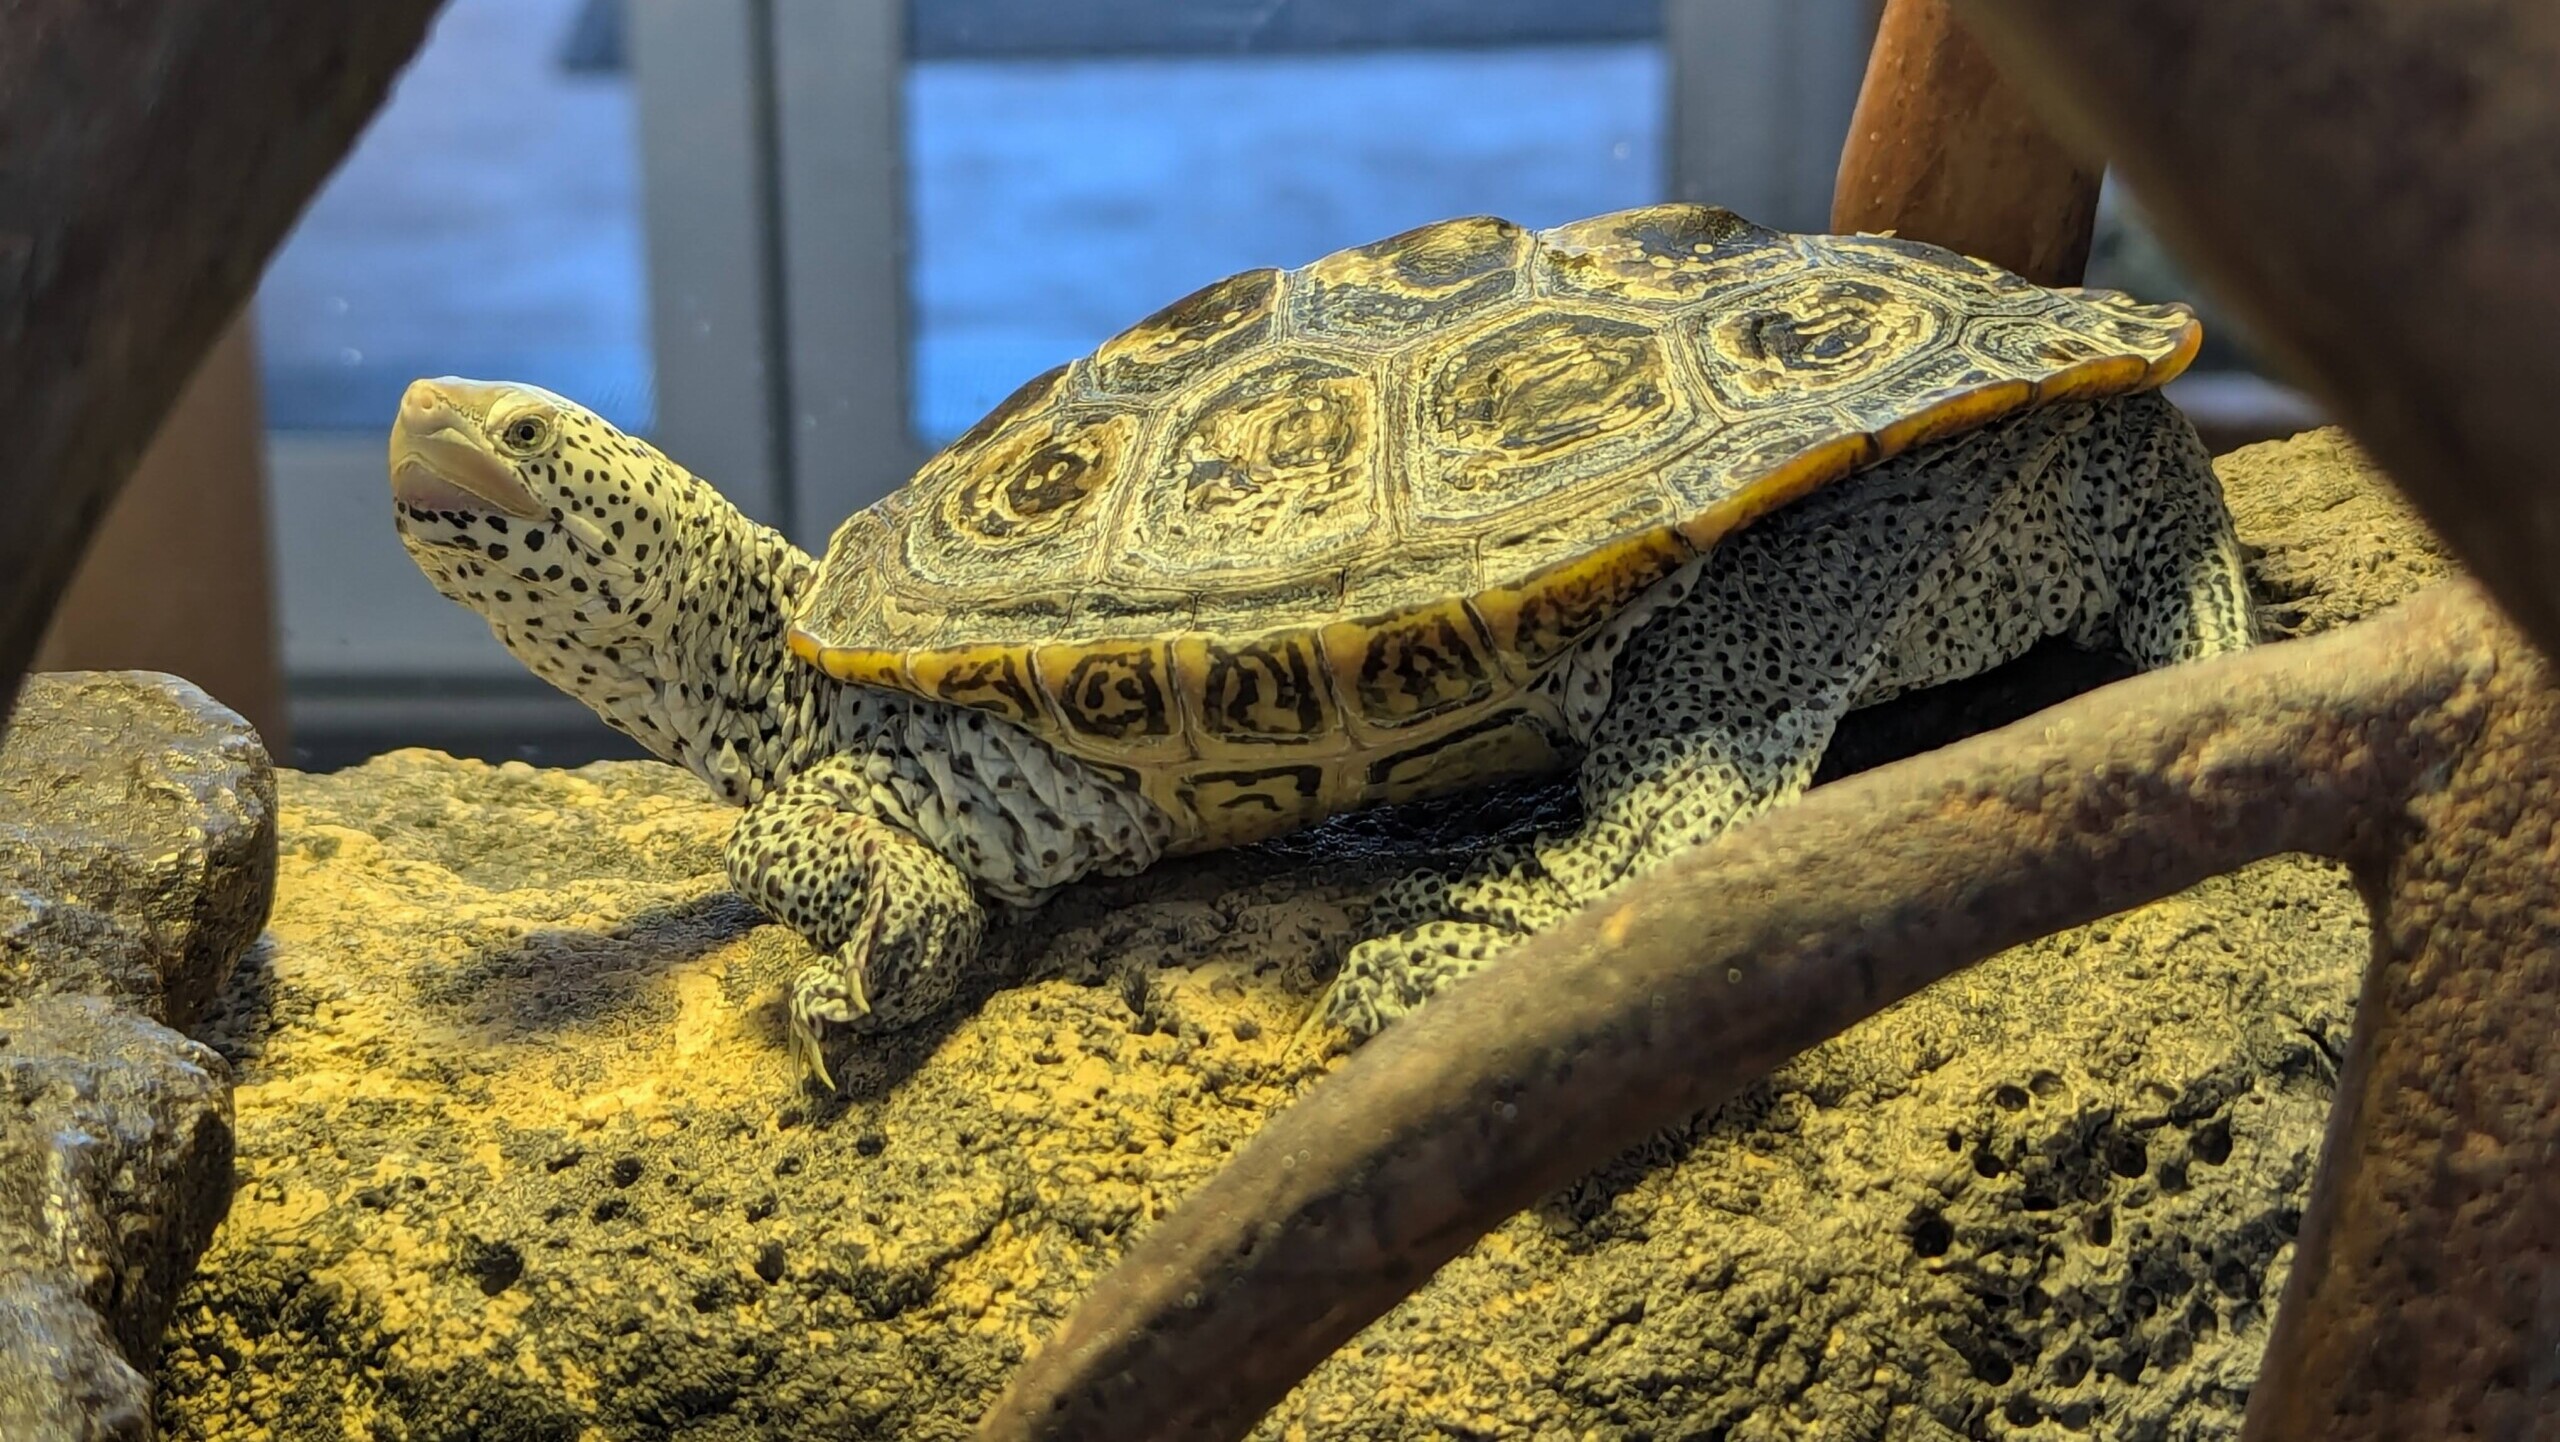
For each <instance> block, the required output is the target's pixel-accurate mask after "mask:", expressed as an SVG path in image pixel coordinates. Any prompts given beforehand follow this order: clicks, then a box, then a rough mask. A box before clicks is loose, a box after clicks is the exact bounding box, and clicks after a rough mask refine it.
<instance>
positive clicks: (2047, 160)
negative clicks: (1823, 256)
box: [1831, 0, 2106, 285]
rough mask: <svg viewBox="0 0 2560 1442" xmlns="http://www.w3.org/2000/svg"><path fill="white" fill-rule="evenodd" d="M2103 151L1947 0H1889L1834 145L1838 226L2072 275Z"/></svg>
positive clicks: (2046, 281) (2092, 215)
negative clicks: (2004, 72)
mask: <svg viewBox="0 0 2560 1442" xmlns="http://www.w3.org/2000/svg"><path fill="white" fill-rule="evenodd" d="M2105 175H2106V166H2105V163H2104V162H2103V161H2101V160H2098V159H2095V158H2092V157H2088V156H2083V155H2081V154H2079V153H2077V152H2075V151H2074V150H2072V149H2071V148H2070V147H2069V146H2067V145H2065V144H2064V143H2063V142H2062V140H2061V139H2060V138H2058V137H2057V136H2056V135H2055V134H2054V133H2053V131H2052V130H2051V128H2050V127H2048V126H2047V125H2046V123H2045V121H2044V119H2043V117H2042V116H2040V115H2039V114H2038V113H2037V112H2036V111H2035V109H2034V108H2033V106H2031V105H2030V104H2029V102H2028V98H2027V96H2026V95H2025V94H2024V93H2023V92H2021V91H2020V90H2018V89H2017V88H2016V87H2014V86H2012V85H2011V84H2009V83H2008V82H2007V81H2006V80H2004V79H2003V78H2002V77H2001V75H2000V72H1999V71H1998V70H1997V69H1996V68H1994V67H1993V65H1992V63H1991V57H1990V56H1988V55H1986V54H1984V53H1983V51H1982V47H1981V46H1979V45H1977V44H1976V43H1974V40H1973V37H1972V36H1971V35H1969V34H1967V33H1966V32H1965V30H1964V29H1963V27H1962V26H1960V25H1959V24H1957V22H1956V16H1955V13H1954V12H1953V11H1952V10H1950V9H1949V8H1948V4H1947V0H1887V3H1886V5H1885V7H1884V19H1883V22H1882V23H1881V24H1880V25H1879V26H1878V27H1877V30H1876V43H1875V50H1874V51H1873V53H1872V54H1870V56H1869V57H1868V60H1867V78H1866V83H1865V85H1864V86H1863V87H1861V88H1860V90H1859V91H1858V109H1857V113H1856V115H1855V117H1854V118H1853V119H1852V120H1851V121H1850V123H1849V140H1848V144H1847V145H1846V146H1845V147H1843V148H1842V150H1841V152H1840V180H1839V188H1838V189H1837V190H1836V191H1835V192H1834V193H1833V197H1832V202H1831V228H1832V229H1833V230H1840V231H1851V230H1891V231H1896V232H1899V233H1900V234H1903V235H1907V236H1909V237H1911V238H1912V239H1914V240H1925V241H1929V242H1931V243H1933V244H1936V245H1943V246H1947V247H1949V248H1950V249H1953V250H1958V251H1962V252H1964V253H1965V254H1967V255H1976V256H1980V257H1982V258H1983V259H1985V260H1990V261H1993V262H1996V263H1998V264H2000V265H2004V266H2007V267H2008V268H2009V269H2011V270H2014V271H2016V272H2018V273H2019V274H2020V275H2023V276H2025V277H2027V278H2028V279H2029V280H2033V281H2035V282H2037V283H2038V284H2041V285H2078V284H2079V283H2080V280H2081V277H2082V275H2083V273H2084V272H2085V271H2086V270H2087V269H2088V264H2089V240H2090V235H2091V232H2092V231H2093V229H2094V228H2095V226H2096V224H2097V215H2098V185H2099V182H2100V181H2101V180H2102V179H2104V177H2105Z"/></svg>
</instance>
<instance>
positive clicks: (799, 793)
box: [725, 759, 986, 1086]
mask: <svg viewBox="0 0 2560 1442" xmlns="http://www.w3.org/2000/svg"><path fill="white" fill-rule="evenodd" d="M873 801H874V796H873V793H872V790H871V788H870V785H869V783H868V782H867V780H866V779H865V776H864V772H863V769H862V767H861V766H860V765H859V764H857V763H855V762H852V761H849V760H844V759H838V760H833V761H828V762H824V763H821V764H820V765H818V766H815V767H812V768H810V769H809V770H808V771H805V772H803V773H801V774H800V775H798V776H796V777H794V778H792V780H791V781H790V782H789V783H788V784H786V785H784V786H782V787H780V788H778V789H776V790H774V791H772V792H770V793H768V794H767V795H765V796H764V797H763V798H762V799H760V800H758V801H757V802H756V803H755V804H754V805H752V806H750V807H748V808H747V810H746V812H745V814H744V815H742V816H740V817H739V818H738V824H737V827H736V829H734V830H733V831H731V832H730V835H729V845H728V851H727V854H726V857H725V860H726V862H727V867H728V873H729V884H730V885H731V886H733V887H735V888H736V889H737V890H738V891H739V892H740V893H741V894H743V895H744V896H746V897H747V899H748V900H750V901H752V902H754V903H755V904H756V906H757V907H759V908H760V909H761V910H763V911H764V913H765V914H766V915H768V916H770V917H772V918H773V919H774V920H776V921H778V922H780V923H782V924H783V925H785V926H787V927H790V928H791V929H792V930H794V931H796V932H798V933H800V935H801V936H802V937H803V938H805V939H806V940H807V941H808V942H809V944H810V945H811V946H813V947H815V948H816V949H817V950H818V952H819V959H818V960H817V961H815V962H812V963H811V964H810V965H808V966H807V967H805V968H803V969H802V970H801V972H800V974H799V975H798V976H797V977H795V978H794V979H793V981H792V983H791V998H790V1012H791V1023H790V1026H791V1054H792V1058H793V1060H794V1062H795V1063H797V1064H798V1066H799V1068H800V1070H801V1072H802V1073H803V1074H804V1075H807V1076H811V1077H814V1078H815V1079H816V1080H817V1081H819V1082H820V1083H821V1084H824V1085H828V1086H832V1085H833V1082H832V1079H831V1078H829V1076H828V1075H827V1069H826V1064H825V1061H824V1058H823V1056H822V1054H821V1052H820V1050H819V1045H818V1043H819V1035H820V1030H821V1028H822V1027H824V1026H827V1025H830V1024H833V1025H842V1026H849V1027H852V1028H855V1029H857V1030H890V1029H895V1028H897V1027H901V1026H906V1025H910V1024H912V1023H914V1022H916V1021H918V1020H920V1019H922V1018H924V1017H927V1016H930V1015H932V1014H933V1013H935V1012H936V1011H939V1010H941V1009H942V1008H943V1007H944V1006H946V1005H948V1004H949V1002H950V1000H951V996H952V994H953V992H955V991H956V990H957V989H958V986H959V979H960V971H961V968H962V967H964V966H966V965H967V964H968V963H969V961H970V960H971V959H972V958H974V957H975V956H976V954H977V950H978V940H979V937H980V935H981V934H982V932H983V930H984V928H985V919H986V918H985V912H984V910H983V908H982V907H981V906H980V904H979V902H978V898H977V894H976V892H975V891H974V890H972V889H971V887H970V885H969V882H968V878H967V877H965V876H963V875H962V874H961V872H960V870H959V868H958V867H956V866H954V865H952V863H951V861H950V860H949V859H948V858H946V857H944V856H943V855H942V853H940V852H938V851H936V850H934V849H933V848H932V847H930V846H928V845H926V844H925V843H924V842H923V841H922V840H921V839H919V838H918V837H917V836H916V835H915V834H914V833H913V832H911V831H908V830H906V829H905V828H903V827H900V826H898V825H896V824H894V823H893V822H890V821H888V820H884V819H883V818H882V816H881V815H880V810H881V809H885V808H875V806H874V805H873V804H872V803H873Z"/></svg>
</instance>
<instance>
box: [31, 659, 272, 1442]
mask: <svg viewBox="0 0 2560 1442" xmlns="http://www.w3.org/2000/svg"><path fill="white" fill-rule="evenodd" d="M275 822H276V811H275V789H274V776H273V773H272V771H271V770H270V768H269V766H268V763H267V758H266V753H265V752H264V750H263V749H261V748H260V746H259V744H258V740H257V736H256V733H255V732H253V731H252V730H251V729H250V728H249V727H248V725H247V724H246V723H245V722H243V721H242V720H241V719H240V718H239V717H238V716H237V715H234V714H233V713H231V712H230V711H228V710H226V709H224V708H223V707H221V706H219V705H217V704H216V703H215V702H214V701H213V700H212V699H211V698H209V697H207V696H206V695H204V693H203V692H201V691H199V690H197V689H196V688H195V687H193V686H191V685H188V684H187V683H185V682H183V681H179V680H176V679H175V678H172V677H166V676H155V675H148V674H143V673H90V672H69V673H60V674H55V675H40V676H34V677H30V678H29V679H28V681H27V684H26V687H25V690H24V692H23V693H22V694H21V696H20V698H19V701H18V706H17V710H16V715H15V718H14V719H13V721H12V723H11V725H10V729H9V732H8V736H7V740H6V745H5V746H0V1437H7V1438H9V1439H11V1442H18V1439H27V1442H38V1439H55V1438H64V1439H69V1438H89V1437H115V1438H139V1437H147V1436H149V1435H150V1431H151V1387H150V1383H149V1382H148V1381H147V1380H146V1373H147V1372H148V1370H149V1368H150V1366H151V1364H152V1362H153V1360H154V1358H155V1356H156V1354H157V1352H158V1350H159V1338H160V1334H161V1329H162V1326H163V1325H164V1323H165V1322H166V1320H167V1318H168V1315H169V1310H170V1307H171V1304H172V1302H173V1300H174V1298H175V1295H176V1292H177V1288H178V1285H179V1284H180V1283H181V1282H183V1281H184V1280H185V1279H186V1276H187V1273H188V1271H189V1270H190V1268H192V1266H193V1265H194V1262H195V1259H196V1258H197V1256H198V1255H199V1254H201V1253H202V1251H203V1249H204V1246H205V1243H206V1241H207V1240H208V1239H209V1238H210V1237H211V1236H212V1234H213V1230H214V1227H215V1225H216V1224H217V1223H218V1222H220V1220H221V1218H222V1214H223V1209H224V1207H225V1206H226V1205H227V1204H228V1201H229V1198H230V1194H231V1159H232V1134H231V1114H230V1071H229V1068H228V1067H227V1066H225V1065H224V1063H223V1062H222V1060H221V1059H220V1058H219V1057H217V1056H215V1055H214V1054H213V1052H212V1051H210V1050H209V1049H207V1048H206V1047H204V1046H203V1045H202V1044H200V1043H198V1042H194V1041H191V1040H189V1039H188V1038H186V1037H185V1036H183V1035H181V1034H180V1033H179V1032H178V1031H176V1030H173V1029H172V1027H173V1026H183V1025H186V1024H187V1023H189V1022H191V1021H193V1020H194V1019H195V1017H196V1015H197V1013H198V1012H200V1011H201V1010H202V1008H203V1006H204V1004H205V1003H206V1002H207V1001H208V1000H210V999H211V997H212V996H213V995H214V993H215V992H216V991H217V990H218V989H219V988H220V987H221V985H222V983H223V982H224V980H225V979H226V978H228V977H229V975H230V973H231V970H232V968H233V966H234V964H235V963H236V962H237V961H238V959H239V957H240V956H241V954H242V953H243V952H244V951H245V950H246V949H247V948H248V946H249V945H250V943H251V942H252V941H253V940H254V939H255V938H256V936H257V934H258V932H259V929H260V928H261V927H262V926H263V925H264V924H265V919H266V913H267V908H268V904H269V901H270V900H271V898H272V896H273V894H274V885H275V856H276V830H275Z"/></svg>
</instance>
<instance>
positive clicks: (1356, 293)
mask: <svg viewBox="0 0 2560 1442" xmlns="http://www.w3.org/2000/svg"><path fill="white" fill-rule="evenodd" d="M1533 245H1534V241H1533V240H1532V238H1531V236H1530V234H1529V232H1527V231H1525V230H1522V229H1521V228H1520V227H1519V226H1516V225H1513V224H1512V223H1511V222H1509V221H1507V220H1500V219H1496V218H1494V217H1492V216H1467V217H1464V218H1461V219H1457V220H1444V221H1439V222H1436V223H1434V224H1431V225H1425V226H1417V227H1416V228H1414V229H1412V230H1408V231H1406V232H1404V233H1403V234H1401V235H1392V236H1389V237H1387V238H1386V239H1385V240H1380V241H1373V242H1371V243H1370V244H1368V245H1363V246H1357V247H1354V248H1353V249H1350V250H1345V251H1337V252H1335V253H1334V254H1332V255H1329V256H1326V257H1325V258H1324V259H1322V260H1319V261H1316V262H1315V263H1314V264H1312V265H1309V266H1308V267H1307V268H1306V270H1305V271H1304V272H1303V279H1302V281H1301V282H1300V284H1299V285H1297V286H1296V287H1294V289H1295V290H1296V292H1297V304H1296V307H1295V309H1296V313H1297V324H1298V327H1299V328H1300V329H1301V330H1302V331H1304V332H1305V333H1306V334H1308V335H1311V336H1320V337H1332V338H1337V339H1344V340H1357V341H1392V340H1397V339H1401V338H1403V337H1405V336H1407V335H1410V334H1412V333H1414V332H1415V331H1417V330H1425V329H1437V328H1439V327H1441V326H1445V325H1447V324H1449V323H1450V322H1451V321H1453V320H1455V319H1456V318H1458V317H1459V316H1462V315H1464V314H1467V313H1469V312H1471V311H1474V310H1477V309H1480V308H1482V307H1484V306H1487V305H1491V304H1493V303H1495V302H1497V301H1501V300H1506V299H1509V298H1510V297H1511V296H1513V295H1515V294H1517V293H1518V292H1519V291H1520V290H1521V289H1522V277H1521V274H1520V263H1521V262H1522V261H1523V260H1525V259H1527V258H1528V255H1529V252H1530V250H1531V247H1532V246H1533Z"/></svg>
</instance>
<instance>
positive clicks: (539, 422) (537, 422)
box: [498, 415, 551, 456]
mask: <svg viewBox="0 0 2560 1442" xmlns="http://www.w3.org/2000/svg"><path fill="white" fill-rule="evenodd" d="M498 437H499V439H500V440H502V441H504V442H505V443H506V447H507V449H508V450H511V451H513V452H515V453H516V454H517V455H520V456H529V455H532V454H533V453H534V452H536V451H538V450H541V449H542V448H543V447H544V446H546V445H549V444H550V443H551V422H549V421H547V420H544V419H543V418H542V417H540V416H538V415H530V416H518V417H516V418H515V419H514V420H511V421H509V422H507V428H506V429H505V430H503V431H501V432H499V433H498Z"/></svg>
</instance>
